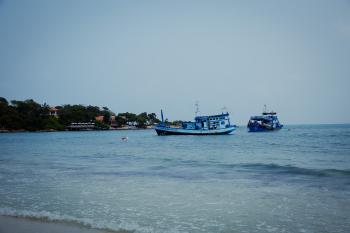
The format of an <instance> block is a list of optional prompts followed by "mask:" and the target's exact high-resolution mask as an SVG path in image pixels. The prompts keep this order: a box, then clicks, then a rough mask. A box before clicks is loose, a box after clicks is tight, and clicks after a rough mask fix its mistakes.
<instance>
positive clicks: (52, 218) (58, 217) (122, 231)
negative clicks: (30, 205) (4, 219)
mask: <svg viewBox="0 0 350 233" xmlns="http://www.w3.org/2000/svg"><path fill="white" fill-rule="evenodd" d="M0 215H2V216H9V217H17V218H23V219H30V220H36V221H41V222H56V223H57V222H58V223H66V224H74V225H78V226H81V227H85V228H91V229H97V230H103V231H107V232H113V233H129V232H130V233H131V232H149V230H150V229H149V228H146V227H141V226H139V225H138V224H133V223H120V224H119V225H118V226H117V225H115V224H110V223H107V222H99V221H96V220H92V219H89V218H76V217H73V216H70V215H62V214H59V213H57V212H54V213H52V212H49V211H30V210H16V209H14V208H11V207H0Z"/></svg>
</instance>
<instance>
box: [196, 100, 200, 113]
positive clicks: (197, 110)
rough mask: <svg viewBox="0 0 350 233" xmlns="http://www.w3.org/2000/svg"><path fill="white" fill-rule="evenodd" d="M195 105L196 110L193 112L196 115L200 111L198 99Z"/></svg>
mask: <svg viewBox="0 0 350 233" xmlns="http://www.w3.org/2000/svg"><path fill="white" fill-rule="evenodd" d="M195 106H196V112H195V114H196V116H198V113H200V111H199V103H198V101H196V103H195Z"/></svg>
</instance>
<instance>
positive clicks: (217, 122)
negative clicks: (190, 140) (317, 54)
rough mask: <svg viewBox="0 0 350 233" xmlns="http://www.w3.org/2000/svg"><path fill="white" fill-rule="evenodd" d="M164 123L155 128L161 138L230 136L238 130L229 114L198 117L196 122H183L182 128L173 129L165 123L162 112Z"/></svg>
mask: <svg viewBox="0 0 350 233" xmlns="http://www.w3.org/2000/svg"><path fill="white" fill-rule="evenodd" d="M161 115H162V122H161V123H159V124H158V125H156V126H155V128H154V129H155V130H156V132H157V134H158V135H159V136H163V135H221V134H229V133H231V132H233V131H234V130H235V129H236V126H235V125H231V123H230V117H229V113H228V112H227V113H222V114H218V115H211V116H196V117H195V118H194V120H195V121H194V122H191V121H186V122H182V125H181V128H173V127H170V126H169V125H167V124H166V123H165V122H164V118H163V111H161Z"/></svg>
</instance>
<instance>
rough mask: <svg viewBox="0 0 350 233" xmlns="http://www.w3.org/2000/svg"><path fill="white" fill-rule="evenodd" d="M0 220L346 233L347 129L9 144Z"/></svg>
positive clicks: (41, 137) (1, 163)
mask: <svg viewBox="0 0 350 233" xmlns="http://www.w3.org/2000/svg"><path fill="white" fill-rule="evenodd" d="M123 136H127V137H128V138H129V140H128V141H122V140H121V137H123ZM0 215H10V216H21V217H30V218H33V217H34V218H38V219H42V220H44V221H51V220H59V221H68V222H75V223H78V224H83V225H86V226H89V227H93V228H102V229H109V230H115V231H118V230H127V231H130V232H249V233H250V232H259V233H264V232H279V233H281V232H286V233H287V232H293V233H294V232H302V233H305V232H315V233H316V232H317V233H318V232H332V233H334V232H344V233H348V232H350V125H313V126H307V125H303V126H286V128H284V129H282V130H281V131H279V132H272V133H248V132H247V131H246V128H245V127H241V128H239V129H237V131H235V132H234V133H233V134H232V135H223V136H165V137H159V136H156V134H155V132H154V131H153V130H140V131H102V132H56V133H11V134H0Z"/></svg>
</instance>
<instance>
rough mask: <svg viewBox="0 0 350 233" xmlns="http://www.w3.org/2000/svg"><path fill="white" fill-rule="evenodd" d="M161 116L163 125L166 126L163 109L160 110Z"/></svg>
mask: <svg viewBox="0 0 350 233" xmlns="http://www.w3.org/2000/svg"><path fill="white" fill-rule="evenodd" d="M160 115H161V117H162V123H163V124H164V117H163V109H161V110H160Z"/></svg>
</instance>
